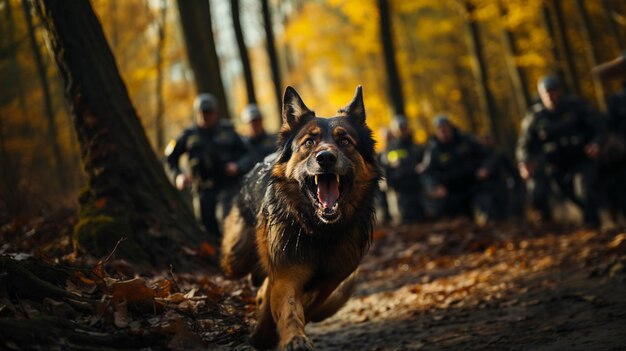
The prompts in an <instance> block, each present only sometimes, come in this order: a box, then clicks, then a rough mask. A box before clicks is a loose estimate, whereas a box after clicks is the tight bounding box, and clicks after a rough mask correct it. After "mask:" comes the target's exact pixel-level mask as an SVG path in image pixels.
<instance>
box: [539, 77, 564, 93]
mask: <svg viewBox="0 0 626 351" xmlns="http://www.w3.org/2000/svg"><path fill="white" fill-rule="evenodd" d="M560 87H561V80H560V79H559V77H557V76H555V75H552V74H549V75H546V76H543V77H541V78H540V79H539V82H538V83H537V90H544V91H549V90H554V89H558V88H560Z"/></svg>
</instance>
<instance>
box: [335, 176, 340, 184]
mask: <svg viewBox="0 0 626 351" xmlns="http://www.w3.org/2000/svg"><path fill="white" fill-rule="evenodd" d="M335 177H337V184H339V174H335Z"/></svg>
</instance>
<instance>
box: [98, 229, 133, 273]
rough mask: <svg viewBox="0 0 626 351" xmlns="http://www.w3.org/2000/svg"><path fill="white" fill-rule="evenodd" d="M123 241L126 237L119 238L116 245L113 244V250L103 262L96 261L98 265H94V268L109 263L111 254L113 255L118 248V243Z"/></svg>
mask: <svg viewBox="0 0 626 351" xmlns="http://www.w3.org/2000/svg"><path fill="white" fill-rule="evenodd" d="M124 240H126V237H125V236H123V237H121V238H120V240H118V241H117V243H115V247H114V248H113V251H111V252H110V253H109V254H108V255H107V257H106V258H105V259H104V260H100V261H98V263H97V264H96V266H99V265H103V264H105V263H107V262H109V260H110V259H111V257H113V254H115V251H117V247H118V246H119V245H120V243H121V242H122V241H124Z"/></svg>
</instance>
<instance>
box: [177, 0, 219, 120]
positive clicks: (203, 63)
mask: <svg viewBox="0 0 626 351" xmlns="http://www.w3.org/2000/svg"><path fill="white" fill-rule="evenodd" d="M177 3H178V12H179V15H180V24H181V27H182V29H183V36H184V38H185V46H186V47H187V57H188V58H189V65H190V66H191V70H192V71H193V75H194V82H195V84H196V90H197V91H198V93H211V94H213V95H215V97H216V98H217V101H218V107H217V109H218V113H219V115H220V117H222V118H230V112H229V109H228V103H227V100H226V92H225V90H224V84H223V83H222V76H221V74H220V72H221V71H220V64H219V58H218V56H217V51H216V49H215V40H214V39H213V27H212V22H211V6H210V4H209V1H208V0H193V1H190V0H177Z"/></svg>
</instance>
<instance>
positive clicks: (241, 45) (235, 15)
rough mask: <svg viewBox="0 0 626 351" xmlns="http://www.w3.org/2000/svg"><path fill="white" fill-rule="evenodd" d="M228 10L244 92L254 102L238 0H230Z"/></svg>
mask: <svg viewBox="0 0 626 351" xmlns="http://www.w3.org/2000/svg"><path fill="white" fill-rule="evenodd" d="M230 12H231V17H232V19H233V30H234V31H235V39H236V40H237V48H238V49H239V58H240V59H241V66H242V67H243V77H244V80H245V82H246V94H247V97H248V103H249V104H256V93H255V91H254V78H253V77H252V68H251V67H250V59H249V58H248V49H247V48H246V43H245V41H244V39H243V31H242V30H241V21H240V19H239V0H231V1H230Z"/></svg>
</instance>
